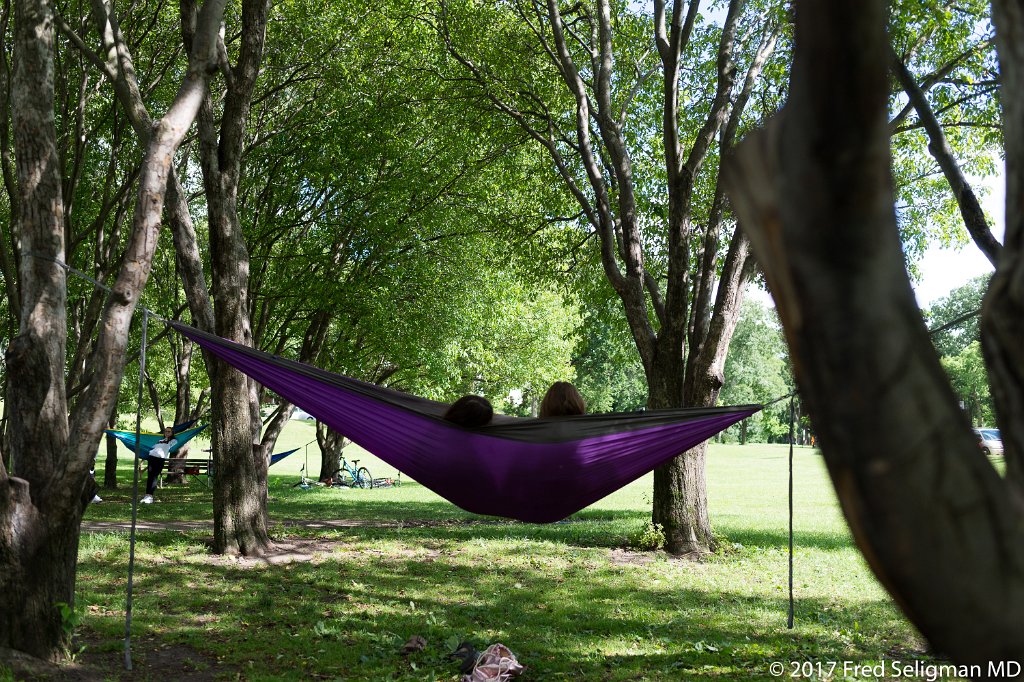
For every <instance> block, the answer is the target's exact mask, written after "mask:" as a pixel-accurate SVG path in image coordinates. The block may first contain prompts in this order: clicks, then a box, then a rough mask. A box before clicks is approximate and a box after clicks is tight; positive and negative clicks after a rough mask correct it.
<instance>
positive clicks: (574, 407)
mask: <svg viewBox="0 0 1024 682" xmlns="http://www.w3.org/2000/svg"><path fill="white" fill-rule="evenodd" d="M586 412H587V402H586V401H585V400H583V396H581V395H580V392H579V391H577V390H576V387H575V386H573V385H572V384H570V383H569V382H568V381H556V382H555V383H553V384H551V388H549V389H548V392H547V393H546V394H545V395H544V400H542V401H541V402H540V414H539V415H538V416H539V417H540V418H541V419H544V418H545V417H570V416H573V415H577V414H586Z"/></svg>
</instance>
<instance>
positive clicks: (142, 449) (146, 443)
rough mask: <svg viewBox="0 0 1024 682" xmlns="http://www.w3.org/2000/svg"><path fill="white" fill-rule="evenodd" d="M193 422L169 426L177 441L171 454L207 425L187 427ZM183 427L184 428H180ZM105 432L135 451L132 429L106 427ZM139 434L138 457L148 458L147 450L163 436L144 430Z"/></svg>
mask: <svg viewBox="0 0 1024 682" xmlns="http://www.w3.org/2000/svg"><path fill="white" fill-rule="evenodd" d="M194 423H195V422H194V421H191V422H186V423H184V424H179V425H178V426H177V427H173V426H172V427H171V429H172V430H173V431H174V439H175V440H176V441H178V442H177V443H176V444H175V446H174V447H173V448H171V454H172V455H173V454H174V453H175V452H177V451H178V450H180V449H181V448H182V447H183V446H184V445H185V443H187V442H189V441H190V440H192V439H193V438H195V437H196V435H197V434H199V433H200V432H201V431H203V430H204V429H206V427H207V426H208V424H203V425H202V426H198V427H196V428H194V429H189V428H187V427H189V426H191V425H192V424H194ZM183 427H184V430H182V428H183ZM106 433H108V434H110V435H111V436H113V437H114V438H116V439H118V440H119V441H121V442H122V443H124V444H125V447H127V448H128V449H129V450H131V451H132V452H133V453H134V452H135V432H134V431H114V430H112V429H107V430H106ZM139 436H140V437H139V459H149V452H150V451H151V450H152V449H153V446H154V445H156V444H157V442H158V441H159V440H160V439H161V438H163V437H164V436H163V434H162V433H150V432H145V431H144V432H143V433H141V434H139Z"/></svg>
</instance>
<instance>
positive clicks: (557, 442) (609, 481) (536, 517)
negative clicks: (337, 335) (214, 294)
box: [168, 322, 762, 523]
mask: <svg viewBox="0 0 1024 682" xmlns="http://www.w3.org/2000/svg"><path fill="white" fill-rule="evenodd" d="M168 324H170V325H171V326H172V327H173V328H174V329H176V330H177V331H178V332H180V333H181V334H184V335H185V336H187V337H188V338H190V339H192V340H193V341H195V342H196V343H198V344H199V345H200V346H202V347H203V348H204V349H206V350H207V351H209V352H211V353H213V354H214V355H216V356H217V357H218V358H220V359H221V360H223V361H224V362H226V363H228V364H229V365H231V366H233V367H235V368H236V369H238V370H239V371H241V372H243V373H245V374H246V375H248V376H250V377H252V378H253V379H254V380H256V381H258V382H259V383H261V384H262V385H263V386H265V387H267V388H269V389H270V390H272V391H274V392H275V393H277V394H278V395H280V396H281V397H282V398H284V399H286V400H288V401H289V402H291V403H293V404H295V405H298V406H299V407H301V408H302V409H304V410H305V411H307V412H309V413H310V414H311V415H313V416H314V417H315V418H316V419H318V420H320V421H321V422H323V423H324V424H327V426H329V427H330V428H332V429H334V430H335V431H337V432H339V433H342V434H344V435H345V437H347V438H350V439H351V440H352V441H353V442H354V443H356V444H358V445H360V446H361V447H363V448H364V449H366V450H367V451H369V452H371V453H373V454H374V455H376V456H377V457H379V458H380V459H382V460H384V461H385V462H387V463H388V464H390V465H391V466H393V467H395V468H396V469H398V470H399V471H401V472H402V473H404V474H405V475H407V476H409V477H410V478H412V479H414V480H415V481H417V482H419V483H420V484H422V485H424V486H426V487H427V488H429V489H430V490H433V491H434V492H435V493H437V494H438V495H440V496H441V497H443V498H445V499H446V500H448V501H449V502H451V503H452V504H454V505H456V506H458V507H461V508H462V509H465V510H466V511H469V512H473V513H475V514H486V515H491V516H504V517H506V518H510V519H517V520H519V521H525V522H528V523H551V522H553V521H559V520H561V519H564V518H565V517H567V516H569V515H570V514H573V513H575V512H577V511H579V510H581V509H583V508H584V507H587V506H588V505H590V504H592V503H594V502H596V501H598V500H600V499H601V498H603V497H605V496H607V495H609V494H610V493H612V492H614V491H616V490H618V489H619V488H621V487H623V486H625V485H626V484H628V483H631V482H633V481H634V480H636V479H637V478H640V477H641V476H643V475H644V474H646V473H647V472H649V471H652V470H653V469H655V468H656V467H657V466H659V465H660V464H663V463H665V462H667V461H668V460H670V459H672V458H673V457H675V456H677V455H680V454H682V453H683V452H685V451H686V450H689V449H690V448H692V447H693V446H694V445H697V444H698V443H701V442H703V441H704V440H707V439H708V438H710V437H712V436H714V435H715V434H717V433H718V432H720V431H723V430H725V429H726V428H728V427H730V426H732V425H733V424H735V423H736V422H738V421H741V420H743V419H745V418H747V417H749V416H750V415H752V414H754V413H755V412H757V411H759V410H760V409H761V407H762V406H760V405H743V406H738V407H709V408H695V409H676V410H650V411H647V412H631V413H622V414H593V415H582V416H577V417H560V418H552V419H522V418H517V417H507V416H504V415H495V417H494V420H493V421H492V422H491V423H490V424H488V425H487V426H483V427H479V428H474V429H467V428H463V427H461V426H457V425H455V424H452V423H450V422H447V421H445V420H444V419H443V418H442V415H443V414H444V412H445V410H446V409H447V408H448V405H446V404H445V403H439V402H435V401H433V400H427V399H425V398H418V397H416V396H413V395H409V394H407V393H401V392H400V391H395V390H392V389H388V388H383V387H381V386H376V385H374V384H370V383H366V382H363V381H359V380H357V379H352V378H349V377H345V376H341V375H339V374H332V373H330V372H326V371H324V370H321V369H317V368H315V367H311V366H309V365H305V364H302V363H300V362H295V361H293V360H286V359H284V358H280V357H277V356H275V355H271V354H269V353H264V352H263V351H259V350H256V349H253V348H249V347H246V346H242V345H240V344H236V343H233V342H231V341H227V340H225V339H222V338H220V337H218V336H214V335H212V334H207V333H205V332H201V331H199V330H198V329H194V328H192V327H189V326H187V325H183V324H181V323H178V322H168Z"/></svg>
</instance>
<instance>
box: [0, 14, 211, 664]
mask: <svg viewBox="0 0 1024 682" xmlns="http://www.w3.org/2000/svg"><path fill="white" fill-rule="evenodd" d="M223 9H224V3H223V2H222V0H209V1H208V2H207V4H206V5H204V8H203V18H202V20H201V21H200V24H201V26H203V31H202V36H203V37H202V39H201V40H197V45H198V46H199V49H197V50H196V52H195V53H194V54H193V59H192V61H191V62H190V68H189V70H188V72H187V74H186V76H185V80H184V82H183V84H182V87H181V88H180V89H179V92H178V95H177V96H176V98H175V101H174V102H173V103H172V105H171V107H170V108H169V109H168V111H167V114H166V115H165V117H164V118H163V119H162V120H161V122H160V125H159V126H158V127H157V128H156V130H155V131H154V134H153V136H152V141H151V143H150V144H149V145H148V150H147V153H146V156H145V160H144V163H143V172H142V175H141V177H140V181H139V194H138V200H137V202H136V211H135V216H134V218H133V222H132V233H131V235H130V236H129V238H128V241H127V244H126V245H125V253H124V260H123V266H122V269H121V272H120V274H119V275H118V278H117V281H116V283H115V284H114V286H113V287H112V289H113V291H112V293H111V295H110V297H109V298H108V300H107V303H106V305H105V306H104V310H103V316H102V320H101V323H100V324H99V325H98V328H99V329H100V332H99V335H98V336H97V338H96V341H95V347H96V352H95V354H94V355H93V356H92V357H91V358H90V360H89V365H90V366H89V371H90V372H91V375H92V380H91V381H90V383H89V385H88V387H87V388H86V389H85V391H84V392H83V393H82V397H81V399H80V400H79V401H78V403H77V404H76V406H75V409H74V411H73V412H72V413H71V415H70V420H69V415H68V409H67V399H66V393H65V383H64V368H65V361H66V352H65V342H66V339H67V333H68V330H67V322H66V317H65V309H66V292H67V287H66V281H65V273H64V269H63V268H62V267H61V263H62V262H63V261H64V258H65V245H64V227H65V226H64V215H63V201H62V198H61V196H62V195H61V178H60V160H59V156H58V154H57V145H56V131H55V129H54V112H53V23H54V17H53V13H52V9H51V7H50V5H49V3H48V2H46V0H24V1H21V2H17V3H15V11H16V13H17V20H16V22H15V47H14V49H15V55H16V59H15V62H16V65H17V66H16V71H15V78H14V81H13V87H12V98H11V99H12V101H13V102H14V104H15V109H14V137H15V148H16V152H17V154H16V159H17V171H18V187H19V192H20V197H19V199H20V201H19V203H20V206H21V210H20V215H21V225H20V233H21V245H20V247H21V250H22V254H21V255H22V258H21V263H20V272H19V283H20V294H21V311H22V313H21V318H20V320H19V323H20V332H19V335H18V336H17V337H16V338H15V339H14V340H13V341H12V342H11V344H10V346H9V347H8V350H7V366H8V376H9V378H10V380H11V383H10V393H9V399H10V401H9V404H8V405H7V410H8V413H9V419H10V434H11V448H12V456H13V457H14V458H15V460H16V461H17V464H18V470H17V472H18V477H17V478H16V477H12V476H9V475H8V472H7V470H6V467H3V466H2V465H0V649H15V650H20V651H22V652H25V653H28V654H31V655H33V656H36V657H39V658H44V659H49V660H55V659H58V658H60V657H61V656H62V655H63V654H64V652H65V651H66V648H67V645H68V640H67V636H68V630H66V629H65V627H64V625H65V623H64V622H63V620H62V613H61V606H62V605H64V606H65V607H66V608H74V585H75V574H76V567H77V559H78V533H79V525H80V522H81V516H82V511H83V509H84V503H83V493H84V492H85V485H86V484H87V483H90V482H91V477H90V476H89V469H90V468H91V467H92V466H93V464H94V460H95V456H96V449H97V447H98V445H99V441H100V434H101V432H102V430H103V427H104V426H105V425H106V423H107V422H108V421H109V419H110V415H111V412H112V411H113V410H114V409H115V405H116V399H117V387H118V385H119V384H120V381H121V378H122V376H123V372H124V362H125V347H126V345H127V338H128V327H129V323H130V320H131V316H132V313H133V311H134V308H135V305H136V303H137V301H138V295H139V292H140V291H141V289H142V288H143V286H144V285H145V283H146V280H147V279H148V277H149V268H150V263H151V262H152V256H153V250H154V249H155V246H156V242H157V235H158V229H159V224H160V213H161V210H162V204H163V189H162V188H163V187H164V186H166V173H167V171H168V169H169V167H170V160H171V158H172V157H173V155H174V153H175V151H176V149H177V147H178V145H179V144H180V143H181V140H182V138H183V137H184V135H185V132H186V130H187V128H188V127H189V124H190V123H191V121H192V119H193V118H194V116H195V111H196V109H197V108H198V104H199V100H198V98H197V97H196V94H197V91H199V90H202V88H203V87H204V86H203V83H204V79H205V73H206V71H207V70H208V67H209V61H208V60H207V59H203V58H201V56H202V55H204V54H209V49H208V48H209V46H210V43H211V38H212V37H213V36H216V29H217V27H218V26H219V24H220V17H221V15H222V14H223ZM155 187H159V188H160V189H159V190H157V189H155ZM69 422H70V423H69ZM69 434H74V438H75V440H74V441H72V440H70V438H69Z"/></svg>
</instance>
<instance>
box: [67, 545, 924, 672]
mask: <svg viewBox="0 0 1024 682" xmlns="http://www.w3.org/2000/svg"><path fill="white" fill-rule="evenodd" d="M419 530H424V529H419ZM181 543H182V539H181V537H180V536H177V535H175V534H170V533H152V534H149V535H147V536H146V538H145V540H144V541H142V542H141V543H140V559H139V563H138V565H137V568H136V579H135V595H136V596H135V599H136V610H135V622H136V626H135V627H136V633H138V634H139V635H140V636H148V635H150V634H153V635H158V636H159V637H161V638H162V639H164V640H166V641H167V642H168V643H175V644H183V645H187V646H190V647H193V648H195V649H196V650H198V651H200V652H202V653H204V654H206V655H208V656H210V657H211V658H213V659H218V660H223V661H224V663H226V664H228V665H230V666H232V667H234V668H235V669H240V670H242V671H247V670H249V671H253V672H252V674H247V675H244V677H245V678H246V679H250V680H259V679H294V678H297V677H304V678H307V679H308V678H313V677H324V678H327V679H344V680H382V679H395V680H413V679H424V676H431V675H432V676H436V677H439V678H445V679H447V678H450V677H451V676H452V675H453V673H454V672H455V668H454V666H453V665H452V664H451V663H450V662H449V661H447V660H446V659H445V654H446V653H447V652H448V651H449V650H450V648H451V647H452V646H453V645H454V643H455V642H457V641H459V640H462V639H471V640H473V641H475V642H476V643H477V644H478V645H484V644H487V643H489V642H491V641H501V642H503V643H505V644H506V645H508V646H509V647H510V648H511V649H512V650H513V651H514V652H515V653H516V655H517V656H518V657H519V658H520V660H521V661H522V662H523V663H524V664H525V665H527V666H529V678H530V679H572V680H583V679H587V680H591V679H593V680H598V679H600V680H636V679H693V678H702V677H715V678H717V679H723V678H725V679H729V678H732V679H745V680H746V679H762V677H763V678H764V679H769V678H770V676H769V675H768V672H767V665H768V663H769V662H771V661H772V660H806V658H807V657H808V656H812V655H813V656H814V657H816V658H819V659H820V660H830V659H831V660H843V659H851V658H854V659H856V658H860V659H862V660H863V659H871V658H877V657H880V656H882V655H885V654H886V653H887V652H888V653H890V654H891V652H892V651H893V650H894V648H895V649H896V650H898V649H899V648H900V647H903V646H905V645H906V639H907V637H906V633H907V631H908V629H909V628H908V626H906V625H905V623H903V622H902V621H901V619H899V617H898V616H897V615H896V612H895V610H894V609H893V608H892V606H891V604H890V603H889V602H888V601H887V600H875V601H853V600H849V601H846V602H843V603H842V604H841V605H838V606H837V604H836V603H835V602H834V601H833V600H821V599H801V600H799V601H798V602H797V610H796V617H797V623H798V627H797V629H796V630H795V631H787V630H786V628H785V614H786V609H787V601H786V599H785V597H784V596H782V595H779V596H778V597H774V596H772V597H765V596H759V595H751V594H749V593H748V592H747V591H746V590H745V589H744V587H743V586H740V585H738V586H736V587H734V588H730V589H720V588H714V587H704V588H695V587H679V586H677V585H673V584H670V583H669V581H665V580H661V581H659V580H656V579H653V577H654V574H651V573H648V572H647V571H646V569H644V568H643V567H628V568H624V567H621V566H615V565H611V564H607V563H602V562H595V561H594V560H593V557H576V556H575V555H571V554H570V555H568V556H566V555H559V556H547V555H545V554H543V553H541V554H538V555H536V556H533V557H523V556H522V555H521V554H520V555H517V557H514V558H515V559H524V558H529V559H530V560H531V561H533V560H535V561H536V562H538V563H529V562H527V563H523V561H515V560H513V557H503V556H494V555H488V554H487V552H485V551H484V550H481V551H480V552H476V551H475V548H473V547H472V546H471V545H470V546H469V547H465V546H464V547H463V549H462V550H460V551H456V552H452V553H444V552H442V553H440V554H433V555H419V556H415V557H409V556H405V555H403V554H402V553H401V552H400V551H391V552H388V551H386V550H385V551H363V552H349V553H345V554H341V555H331V556H329V557H327V558H325V559H323V560H322V561H321V562H319V563H302V564H288V565H283V566H268V565H264V566H260V567H256V568H247V569H243V568H239V567H235V566H231V565H220V564H217V565H211V564H196V563H194V562H189V561H187V560H185V557H183V556H182V552H183V551H185V550H184V548H183V547H182V544H181ZM191 549H192V550H193V551H194V549H195V547H194V546H193V547H192V548H191ZM123 558H124V556H123V552H122V551H121V549H120V548H118V549H113V548H111V549H108V550H107V551H106V552H104V551H99V552H93V553H92V554H90V555H86V556H85V557H83V560H82V561H81V563H80V580H79V586H80V589H82V590H84V592H85V595H84V596H85V599H86V601H87V602H89V603H91V604H100V605H103V606H104V608H100V609H95V610H94V609H90V610H89V611H88V612H87V616H86V619H85V624H86V626H87V627H89V628H90V629H91V630H93V631H94V632H95V633H96V634H97V636H98V638H99V639H100V640H101V641H103V640H105V639H107V638H109V639H111V640H115V639H118V640H119V639H120V638H121V637H122V636H123V629H122V628H123V620H122V619H123V612H118V608H119V607H122V606H123V600H122V597H123V590H124V576H123V574H121V572H120V570H119V566H120V565H121V563H122V560H123ZM549 560H550V561H552V562H553V563H552V565H548V566H546V565H545V564H544V562H545V561H549ZM108 608H109V610H108ZM119 615H120V618H119V617H118V616H119ZM892 632H903V633H904V637H902V638H901V637H899V636H891V635H890V634H889V633H892ZM416 634H418V635H421V636H423V637H425V638H426V640H427V641H428V642H429V646H428V648H427V649H426V650H425V651H423V652H419V653H415V654H412V655H410V656H408V657H403V656H401V655H399V653H398V650H399V648H400V647H401V645H402V644H403V643H404V642H405V641H406V640H407V639H408V638H409V637H410V636H412V635H416ZM911 653H913V652H911ZM142 658H143V663H142V665H145V656H143V657H142ZM111 661H112V669H114V668H116V666H117V664H118V663H119V660H117V655H116V654H114V653H112V654H111ZM255 671H259V672H258V673H257V672H255ZM154 672H156V671H154ZM430 679H435V677H430Z"/></svg>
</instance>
